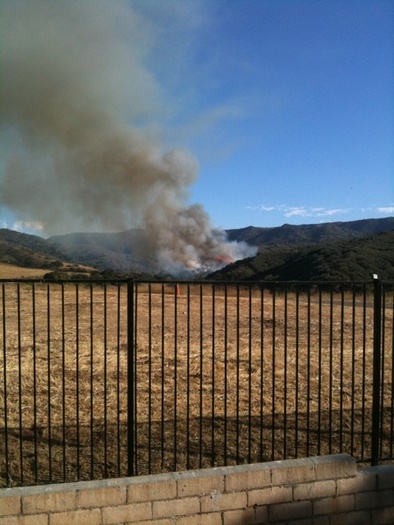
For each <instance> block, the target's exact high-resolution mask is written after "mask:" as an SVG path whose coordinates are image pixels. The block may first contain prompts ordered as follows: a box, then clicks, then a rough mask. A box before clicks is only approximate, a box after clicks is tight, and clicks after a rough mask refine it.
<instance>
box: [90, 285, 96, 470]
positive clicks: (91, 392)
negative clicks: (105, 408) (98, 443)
mask: <svg viewBox="0 0 394 525" xmlns="http://www.w3.org/2000/svg"><path fill="white" fill-rule="evenodd" d="M89 292H90V304H89V311H90V317H89V328H90V477H91V478H92V479H93V471H94V403H95V396H94V335H93V325H94V319H93V304H94V298H93V285H92V284H90V286H89Z"/></svg>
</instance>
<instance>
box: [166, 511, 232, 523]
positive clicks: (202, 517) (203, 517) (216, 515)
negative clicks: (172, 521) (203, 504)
mask: <svg viewBox="0 0 394 525" xmlns="http://www.w3.org/2000/svg"><path fill="white" fill-rule="evenodd" d="M158 523H159V522H158ZM238 523H239V522H238ZM176 525H222V514H221V513H220V512H210V513H209V514H197V515H195V516H182V517H180V518H177V520H176Z"/></svg>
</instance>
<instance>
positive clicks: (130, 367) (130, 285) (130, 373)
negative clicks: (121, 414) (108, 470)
mask: <svg viewBox="0 0 394 525" xmlns="http://www.w3.org/2000/svg"><path fill="white" fill-rule="evenodd" d="M134 361H135V355H134V281H133V280H129V281H127V475H128V476H134V475H135V472H134V440H135V435H134V388H135V385H134V375H135V374H134V372H135V367H134Z"/></svg>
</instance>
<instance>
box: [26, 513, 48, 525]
mask: <svg viewBox="0 0 394 525" xmlns="http://www.w3.org/2000/svg"><path fill="white" fill-rule="evenodd" d="M48 523H49V515H48V514H32V515H30V516H21V517H20V518H19V521H18V524H19V525H48Z"/></svg>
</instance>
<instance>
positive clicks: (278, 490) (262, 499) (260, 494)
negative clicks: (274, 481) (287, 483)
mask: <svg viewBox="0 0 394 525" xmlns="http://www.w3.org/2000/svg"><path fill="white" fill-rule="evenodd" d="M292 499H293V490H292V488H291V487H270V488H268V489H262V490H252V491H251V492H249V493H248V506H249V507H253V505H272V504H274V503H286V502H289V501H292Z"/></svg>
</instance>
